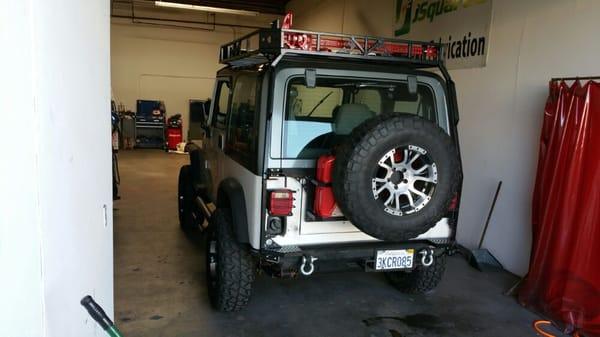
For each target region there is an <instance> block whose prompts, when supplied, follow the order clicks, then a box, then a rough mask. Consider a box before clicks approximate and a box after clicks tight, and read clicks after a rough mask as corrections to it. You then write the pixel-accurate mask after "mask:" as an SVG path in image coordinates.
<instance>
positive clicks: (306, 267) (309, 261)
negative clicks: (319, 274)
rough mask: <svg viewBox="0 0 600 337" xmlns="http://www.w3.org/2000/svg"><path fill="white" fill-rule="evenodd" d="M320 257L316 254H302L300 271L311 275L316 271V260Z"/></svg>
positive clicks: (305, 274)
mask: <svg viewBox="0 0 600 337" xmlns="http://www.w3.org/2000/svg"><path fill="white" fill-rule="evenodd" d="M317 260H318V258H316V257H314V256H306V255H304V256H302V264H300V272H301V273H302V275H304V276H309V275H311V274H312V273H313V272H314V271H315V264H314V262H315V261H317Z"/></svg>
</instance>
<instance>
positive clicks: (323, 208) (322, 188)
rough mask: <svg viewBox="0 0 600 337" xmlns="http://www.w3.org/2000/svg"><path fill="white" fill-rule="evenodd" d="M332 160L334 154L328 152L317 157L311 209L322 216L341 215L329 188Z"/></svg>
mask: <svg viewBox="0 0 600 337" xmlns="http://www.w3.org/2000/svg"><path fill="white" fill-rule="evenodd" d="M334 162H335V156H334V155H330V154H326V155H322V156H320V157H319V159H317V176H316V178H317V179H316V180H317V186H316V187H315V201H314V204H313V210H314V212H315V214H316V215H318V216H320V217H323V218H330V217H332V216H340V215H342V214H341V212H340V211H339V209H338V207H337V204H336V202H335V198H334V196H333V190H332V188H331V182H332V177H331V173H332V171H333V163H334Z"/></svg>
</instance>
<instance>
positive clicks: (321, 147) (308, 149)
mask: <svg viewBox="0 0 600 337" xmlns="http://www.w3.org/2000/svg"><path fill="white" fill-rule="evenodd" d="M374 116H375V112H373V111H371V110H370V109H369V107H368V106H366V105H364V104H358V103H348V104H342V105H340V106H339V107H336V108H335V109H334V111H333V123H332V130H333V131H332V132H328V133H325V134H322V135H320V136H318V137H317V138H315V139H313V140H311V141H310V142H309V143H308V144H306V146H304V148H303V149H302V151H300V153H299V154H298V158H316V157H318V156H319V155H321V154H324V153H327V152H329V151H331V149H332V148H334V147H335V146H336V145H338V144H340V143H341V142H342V141H343V140H345V139H347V138H348V136H349V135H350V133H351V132H352V130H354V128H355V127H357V126H359V125H360V124H361V123H362V122H364V121H366V120H367V119H369V118H371V117H374Z"/></svg>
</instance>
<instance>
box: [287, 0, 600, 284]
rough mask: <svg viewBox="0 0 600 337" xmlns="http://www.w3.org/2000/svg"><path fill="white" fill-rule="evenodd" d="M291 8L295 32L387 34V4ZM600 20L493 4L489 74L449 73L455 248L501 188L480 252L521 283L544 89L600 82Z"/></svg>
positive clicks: (547, 4)
mask: <svg viewBox="0 0 600 337" xmlns="http://www.w3.org/2000/svg"><path fill="white" fill-rule="evenodd" d="M375 4H376V5H375ZM288 7H289V9H291V10H293V11H294V12H295V14H296V15H295V19H294V27H295V28H304V29H311V30H326V31H343V32H345V33H369V34H378V35H388V36H391V35H392V29H393V20H394V1H392V0H378V1H369V0H344V1H333V0H325V1H318V0H308V1H300V0H292V1H291V2H290V3H289V6H288ZM599 13H600V2H598V1H595V0H528V1H521V0H495V1H494V2H493V15H492V16H493V17H492V26H491V34H490V49H489V55H488V62H487V66H486V67H485V68H474V69H462V70H455V71H451V74H452V76H453V78H454V80H455V81H456V83H457V87H458V92H459V97H458V102H459V107H460V114H461V122H460V124H459V132H460V137H461V138H460V143H461V148H462V155H463V164H464V175H465V180H464V189H463V199H462V201H463V203H462V208H461V216H460V221H459V231H458V240H459V242H461V243H462V244H464V245H466V246H468V247H474V246H475V245H476V244H477V242H478V240H479V235H480V233H481V229H482V226H483V223H484V221H485V218H486V216H487V212H488V210H489V207H490V204H491V200H492V197H493V193H494V190H495V186H496V184H497V182H498V180H502V181H503V182H504V184H503V188H502V192H501V195H500V198H499V200H498V203H497V205H496V210H495V213H494V216H493V218H492V222H491V224H490V228H489V231H488V234H487V238H486V241H485V243H484V246H485V247H486V248H488V249H490V250H491V251H492V253H493V254H494V255H495V256H496V257H497V258H499V259H500V261H501V262H502V263H503V264H504V266H505V267H506V268H507V269H508V270H510V271H512V272H514V273H517V274H520V275H523V274H525V273H526V272H527V268H528V264H529V253H530V242H531V233H530V229H531V225H530V223H531V221H530V219H531V211H530V207H531V195H532V190H533V183H534V180H535V169H536V165H537V150H538V139H539V133H540V128H541V118H542V113H543V109H544V102H545V99H546V94H547V83H548V81H549V79H550V78H551V77H555V76H576V75H580V76H585V75H600V62H598V55H599V54H600V44H598V43H596V41H597V40H598V38H597V34H598V32H600V20H598V15H599Z"/></svg>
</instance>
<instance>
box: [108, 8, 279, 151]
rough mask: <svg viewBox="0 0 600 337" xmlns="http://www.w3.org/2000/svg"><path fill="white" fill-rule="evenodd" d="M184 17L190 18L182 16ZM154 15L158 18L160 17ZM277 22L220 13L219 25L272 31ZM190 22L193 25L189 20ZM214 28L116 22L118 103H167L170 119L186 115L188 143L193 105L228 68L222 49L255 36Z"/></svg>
mask: <svg viewBox="0 0 600 337" xmlns="http://www.w3.org/2000/svg"><path fill="white" fill-rule="evenodd" d="M188 12H189V11H188ZM184 14H187V13H186V12H183V13H181V14H180V15H184ZM192 14H194V13H192ZM149 15H154V16H156V15H157V13H150V14H149ZM189 15H190V14H188V16H189ZM275 18H276V16H272V15H260V16H258V17H241V16H232V15H224V14H218V15H217V16H216V18H215V20H216V22H224V23H231V24H241V25H249V26H259V27H268V26H269V23H270V22H271V21H273V20H274V19H275ZM186 19H188V20H189V17H186ZM195 20H196V21H197V20H198V18H196V19H195ZM211 27H212V26H211ZM213 28H214V30H208V31H205V30H191V29H182V28H171V27H162V26H155V25H143V24H132V23H131V21H129V20H124V19H113V22H112V24H111V50H112V51H111V61H112V89H113V93H114V96H115V98H116V99H117V100H118V101H119V102H122V103H123V104H125V106H126V107H127V108H128V109H130V110H131V111H134V112H135V110H136V100H138V99H152V100H154V99H156V100H163V101H165V105H166V108H167V115H169V116H171V115H175V114H177V113H181V114H182V115H183V123H184V130H183V135H184V139H186V138H187V130H188V126H189V121H188V116H189V100H190V99H203V100H204V99H207V98H209V97H210V96H211V95H212V90H213V86H214V78H215V74H216V72H217V70H219V69H220V68H222V67H223V66H222V65H220V64H219V47H220V46H221V45H222V44H224V43H226V42H229V41H231V40H233V39H234V38H236V37H240V36H242V35H243V34H246V33H248V32H250V31H252V29H248V28H236V27H222V26H216V27H212V28H211V29H213Z"/></svg>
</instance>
